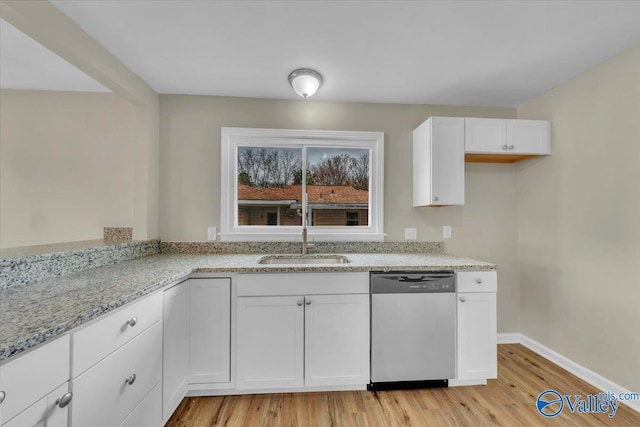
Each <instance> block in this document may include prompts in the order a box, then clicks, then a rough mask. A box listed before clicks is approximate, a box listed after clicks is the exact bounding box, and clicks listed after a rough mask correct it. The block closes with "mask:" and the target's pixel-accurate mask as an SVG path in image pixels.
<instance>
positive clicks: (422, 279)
mask: <svg viewBox="0 0 640 427" xmlns="http://www.w3.org/2000/svg"><path fill="white" fill-rule="evenodd" d="M431 280H433V279H427V276H420V277H409V276H400V278H399V279H398V282H429V281H431Z"/></svg>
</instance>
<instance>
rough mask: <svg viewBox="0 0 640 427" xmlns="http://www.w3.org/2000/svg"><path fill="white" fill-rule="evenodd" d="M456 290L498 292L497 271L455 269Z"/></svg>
mask: <svg viewBox="0 0 640 427" xmlns="http://www.w3.org/2000/svg"><path fill="white" fill-rule="evenodd" d="M456 290H457V291H458V292H498V273H497V272H496V271H495V270H490V271H456Z"/></svg>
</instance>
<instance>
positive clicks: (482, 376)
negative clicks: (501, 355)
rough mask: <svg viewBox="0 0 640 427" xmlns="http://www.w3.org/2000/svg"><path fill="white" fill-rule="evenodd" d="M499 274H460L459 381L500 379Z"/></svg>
mask: <svg viewBox="0 0 640 427" xmlns="http://www.w3.org/2000/svg"><path fill="white" fill-rule="evenodd" d="M496 280H497V279H496V273H495V271H493V272H458V273H457V285H458V290H460V289H464V290H468V289H473V290H474V291H475V292H458V294H457V298H458V300H457V309H458V325H457V347H458V350H457V352H458V355H457V375H456V379H458V380H486V379H488V378H497V376H498V368H497V326H496V324H497V313H496V288H497V283H496Z"/></svg>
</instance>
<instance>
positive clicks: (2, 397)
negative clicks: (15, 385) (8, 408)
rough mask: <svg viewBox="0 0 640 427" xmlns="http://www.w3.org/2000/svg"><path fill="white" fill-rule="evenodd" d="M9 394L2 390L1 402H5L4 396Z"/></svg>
mask: <svg viewBox="0 0 640 427" xmlns="http://www.w3.org/2000/svg"><path fill="white" fill-rule="evenodd" d="M6 395H7V394H6V393H5V392H4V391H0V403H2V402H4V398H5V396H6Z"/></svg>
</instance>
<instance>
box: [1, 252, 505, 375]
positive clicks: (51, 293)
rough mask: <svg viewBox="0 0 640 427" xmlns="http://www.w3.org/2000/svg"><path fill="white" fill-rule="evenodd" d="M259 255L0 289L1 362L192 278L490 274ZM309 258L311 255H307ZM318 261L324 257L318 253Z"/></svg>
mask: <svg viewBox="0 0 640 427" xmlns="http://www.w3.org/2000/svg"><path fill="white" fill-rule="evenodd" d="M263 256H264V254H244V255H210V254H207V255H174V254H164V255H152V256H148V257H144V258H139V259H135V260H131V261H125V262H121V263H118V264H113V265H108V266H104V267H99V268H94V269H91V270H85V271H81V272H77V273H72V274H68V275H63V276H59V277H52V278H48V279H44V280H41V281H38V282H34V283H30V284H25V285H21V286H15V287H10V288H8V289H2V290H0V362H5V361H6V359H10V358H12V357H14V356H16V355H18V354H20V353H22V352H23V351H26V350H28V349H30V348H32V347H35V346H37V345H39V344H42V343H44V342H46V341H47V340H50V339H52V338H55V337H57V336H59V335H61V334H63V333H65V332H67V331H69V330H71V329H73V328H75V327H78V326H80V325H82V324H84V323H86V322H89V321H91V320H93V319H95V318H97V317H100V316H102V315H104V314H106V313H108V312H110V311H112V310H115V309H116V308H118V307H120V306H122V305H124V304H127V303H130V302H132V301H134V300H136V299H138V298H140V297H142V296H144V295H147V294H150V293H152V292H154V291H156V290H158V289H160V288H162V287H163V286H166V285H167V284H170V283H175V282H176V281H178V280H180V279H182V278H185V277H186V276H188V275H189V274H191V273H266V272H305V271H380V270H382V271H389V270H445V269H446V270H492V269H495V268H496V266H495V265H494V264H490V263H486V262H480V261H475V260H472V259H469V258H463V257H457V256H453V255H448V254H444V253H435V254H429V253H423V254H346V257H347V258H349V260H351V262H350V263H347V264H337V265H336V264H334V265H329V264H313V265H288V264H271V265H261V264H258V261H259V260H260V259H261V258H262V257H263ZM312 256H313V255H312ZM322 256H326V254H323V255H322Z"/></svg>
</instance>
